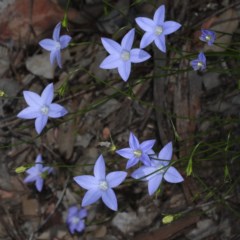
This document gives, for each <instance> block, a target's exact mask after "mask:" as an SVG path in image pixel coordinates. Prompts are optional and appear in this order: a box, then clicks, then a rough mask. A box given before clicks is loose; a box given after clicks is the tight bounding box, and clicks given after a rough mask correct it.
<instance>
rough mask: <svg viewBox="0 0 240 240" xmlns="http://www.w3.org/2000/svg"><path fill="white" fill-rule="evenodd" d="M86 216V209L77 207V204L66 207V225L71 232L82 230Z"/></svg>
mask: <svg viewBox="0 0 240 240" xmlns="http://www.w3.org/2000/svg"><path fill="white" fill-rule="evenodd" d="M86 217H87V210H86V209H84V208H81V209H79V208H78V207H77V206H72V207H70V208H69V209H68V215H67V221H66V223H67V225H68V228H69V231H70V232H71V234H74V232H75V231H76V232H82V231H83V230H84V229H85V220H84V218H86Z"/></svg>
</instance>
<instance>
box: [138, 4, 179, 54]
mask: <svg viewBox="0 0 240 240" xmlns="http://www.w3.org/2000/svg"><path fill="white" fill-rule="evenodd" d="M164 20H165V6H164V5H161V6H160V7H159V8H158V9H157V10H156V12H155V13H154V16H153V19H150V18H146V17H138V18H136V19H135V21H136V22H137V24H138V26H139V27H140V28H141V29H143V30H144V31H145V33H144V35H143V37H142V39H141V42H140V48H145V47H146V46H148V45H149V44H150V43H151V42H153V41H154V42H155V44H156V46H157V47H158V48H159V50H161V51H162V52H166V43H165V36H166V35H169V34H171V33H173V32H175V31H177V30H178V29H179V28H180V27H181V24H179V23H177V22H175V21H164Z"/></svg>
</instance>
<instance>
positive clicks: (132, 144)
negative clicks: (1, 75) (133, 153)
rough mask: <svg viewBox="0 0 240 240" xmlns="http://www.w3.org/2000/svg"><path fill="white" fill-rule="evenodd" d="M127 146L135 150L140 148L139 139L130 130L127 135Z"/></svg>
mask: <svg viewBox="0 0 240 240" xmlns="http://www.w3.org/2000/svg"><path fill="white" fill-rule="evenodd" d="M129 146H130V148H131V149H132V150H136V149H139V148H140V144H139V141H138V139H137V137H136V136H135V135H134V134H133V133H132V132H130V135H129Z"/></svg>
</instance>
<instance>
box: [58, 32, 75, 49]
mask: <svg viewBox="0 0 240 240" xmlns="http://www.w3.org/2000/svg"><path fill="white" fill-rule="evenodd" d="M71 40H72V38H71V37H70V36H68V35H62V36H61V37H60V40H59V42H60V45H61V49H64V48H66V47H67V46H68V45H69V42H70V41H71Z"/></svg>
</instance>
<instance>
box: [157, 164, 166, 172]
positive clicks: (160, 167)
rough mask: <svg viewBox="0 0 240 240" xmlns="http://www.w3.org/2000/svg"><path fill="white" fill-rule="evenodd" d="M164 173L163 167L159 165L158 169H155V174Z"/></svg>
mask: <svg viewBox="0 0 240 240" xmlns="http://www.w3.org/2000/svg"><path fill="white" fill-rule="evenodd" d="M164 172H165V166H163V165H159V166H158V167H157V173H162V174H163V173H164Z"/></svg>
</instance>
